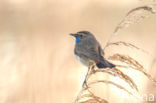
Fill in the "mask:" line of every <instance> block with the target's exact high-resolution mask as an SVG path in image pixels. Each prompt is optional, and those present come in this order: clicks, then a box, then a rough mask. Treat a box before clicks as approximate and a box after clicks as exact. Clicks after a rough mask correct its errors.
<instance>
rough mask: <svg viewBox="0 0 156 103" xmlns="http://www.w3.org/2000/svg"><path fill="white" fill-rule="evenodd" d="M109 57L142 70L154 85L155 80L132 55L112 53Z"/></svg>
mask: <svg viewBox="0 0 156 103" xmlns="http://www.w3.org/2000/svg"><path fill="white" fill-rule="evenodd" d="M109 59H111V60H116V61H120V62H122V63H126V64H127V65H128V66H129V68H132V69H135V70H138V71H140V72H142V73H143V74H144V75H145V76H146V77H147V78H148V79H149V80H151V81H152V82H153V84H154V85H156V80H154V79H153V78H152V76H151V75H150V74H148V73H147V72H146V71H145V69H144V67H143V66H142V65H141V64H140V63H139V62H138V61H136V60H134V59H133V58H132V57H130V56H125V55H121V54H114V55H113V56H110V57H109Z"/></svg>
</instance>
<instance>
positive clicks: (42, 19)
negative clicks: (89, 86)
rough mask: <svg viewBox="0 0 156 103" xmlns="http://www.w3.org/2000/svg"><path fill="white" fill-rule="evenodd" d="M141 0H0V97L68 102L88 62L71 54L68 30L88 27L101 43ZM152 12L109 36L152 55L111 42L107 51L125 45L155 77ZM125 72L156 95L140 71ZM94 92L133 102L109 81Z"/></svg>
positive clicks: (17, 102) (1, 100) (25, 102)
mask: <svg viewBox="0 0 156 103" xmlns="http://www.w3.org/2000/svg"><path fill="white" fill-rule="evenodd" d="M143 4H147V2H141V1H139V0H77V1H76V0H0V103H72V102H73V101H74V100H75V98H76V96H77V94H78V92H79V91H80V89H81V85H82V83H83V80H84V77H85V74H86V72H87V68H86V67H84V66H82V65H81V64H80V63H79V62H78V61H77V60H76V59H75V57H74V54H73V50H74V44H75V40H74V38H72V37H71V36H69V33H75V32H77V31H80V30H88V31H90V32H92V33H93V34H94V35H95V36H96V38H97V40H99V42H100V43H101V45H103V47H104V46H105V45H106V41H107V40H108V38H109V36H110V34H111V33H112V32H113V30H114V28H115V27H116V25H117V24H118V23H119V22H120V21H121V20H122V18H123V17H124V16H125V14H126V13H127V12H128V11H129V10H131V9H132V8H134V7H137V6H139V5H143ZM155 18H156V16H155V15H153V16H151V17H149V18H147V19H145V20H144V21H143V22H141V23H139V24H137V25H132V26H130V27H129V28H127V29H124V30H121V31H120V32H119V34H118V35H116V36H115V37H114V38H112V41H126V42H130V43H132V44H134V45H137V46H138V47H140V48H143V49H144V50H146V51H148V52H149V53H150V55H147V54H145V53H142V52H141V53H140V52H138V51H136V50H134V49H127V48H124V47H122V49H120V48H119V47H118V48H116V49H115V47H114V48H113V46H112V48H108V49H106V51H105V54H106V57H107V56H108V55H111V54H112V53H114V52H115V53H117V52H119V53H120V52H123V51H124V52H125V53H127V54H128V55H130V56H132V57H135V58H136V59H137V60H138V61H139V62H140V63H141V64H143V66H144V67H145V68H146V70H147V71H148V72H149V73H150V74H151V75H152V76H153V77H154V78H155V79H156V69H155V67H156V63H155V62H153V63H152V61H153V59H154V57H155V56H156V45H155V44H156V40H155V39H156V35H155V33H156V30H155V27H156V22H155V21H156V19H155ZM118 50H120V51H118ZM152 64H153V66H151V65H152ZM127 73H129V74H130V75H131V76H132V78H133V79H134V80H135V81H136V82H137V83H136V84H138V88H140V91H141V93H143V94H147V95H148V97H150V94H153V95H155V96H156V87H155V86H154V85H153V84H152V82H151V81H149V80H148V79H147V78H146V77H145V76H144V75H143V74H141V73H137V72H136V71H131V72H130V71H128V72H127ZM107 79H109V77H108V76H107ZM96 92H97V95H99V96H101V97H102V98H105V99H106V100H108V101H109V102H110V103H125V102H127V103H132V101H130V100H129V99H128V98H129V97H128V98H126V99H125V98H123V97H121V95H127V96H128V94H127V93H122V92H121V90H118V88H114V87H110V86H109V85H106V86H105V88H104V90H103V91H101V90H97V91H96ZM155 98H156V97H155ZM148 99H149V98H148ZM116 101H118V102H116ZM150 103H156V100H155V101H153V102H150Z"/></svg>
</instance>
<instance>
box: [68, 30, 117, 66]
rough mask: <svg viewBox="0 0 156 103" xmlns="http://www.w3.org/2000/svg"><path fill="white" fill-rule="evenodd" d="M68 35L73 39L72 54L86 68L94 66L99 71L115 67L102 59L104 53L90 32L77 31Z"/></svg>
mask: <svg viewBox="0 0 156 103" xmlns="http://www.w3.org/2000/svg"><path fill="white" fill-rule="evenodd" d="M70 35H71V36H73V37H75V48H74V54H75V56H76V58H77V59H78V61H80V62H81V63H82V64H83V65H85V66H87V67H91V66H93V65H95V66H97V67H98V68H99V69H102V68H114V67H115V65H114V64H113V63H110V62H109V61H107V60H106V59H105V58H104V51H103V49H102V47H101V45H100V43H99V42H98V41H97V40H96V38H95V36H94V35H93V34H92V33H91V32H89V31H79V32H77V33H70Z"/></svg>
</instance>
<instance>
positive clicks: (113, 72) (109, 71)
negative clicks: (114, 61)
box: [88, 68, 138, 91]
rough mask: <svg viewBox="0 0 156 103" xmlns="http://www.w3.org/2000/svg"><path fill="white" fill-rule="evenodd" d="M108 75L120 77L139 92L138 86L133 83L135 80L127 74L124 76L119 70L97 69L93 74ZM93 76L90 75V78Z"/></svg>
mask: <svg viewBox="0 0 156 103" xmlns="http://www.w3.org/2000/svg"><path fill="white" fill-rule="evenodd" d="M99 72H100V73H107V74H109V75H112V76H114V77H119V78H121V79H122V80H124V81H125V82H126V83H128V84H129V85H130V87H131V88H132V89H135V90H136V91H138V88H137V85H136V84H135V83H134V82H133V80H132V79H131V78H130V77H129V76H128V75H126V74H124V73H123V72H122V71H120V70H119V69H117V68H113V69H97V70H95V71H94V72H93V73H94V74H95V73H99ZM91 75H92V74H90V75H89V76H88V77H90V76H91Z"/></svg>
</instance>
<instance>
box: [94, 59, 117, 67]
mask: <svg viewBox="0 0 156 103" xmlns="http://www.w3.org/2000/svg"><path fill="white" fill-rule="evenodd" d="M96 66H97V67H98V68H113V67H115V65H114V64H112V63H110V62H109V61H107V60H102V61H100V62H99V63H97V64H96Z"/></svg>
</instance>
